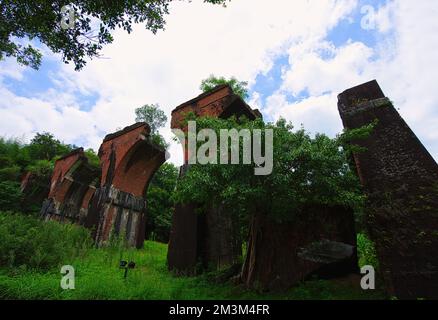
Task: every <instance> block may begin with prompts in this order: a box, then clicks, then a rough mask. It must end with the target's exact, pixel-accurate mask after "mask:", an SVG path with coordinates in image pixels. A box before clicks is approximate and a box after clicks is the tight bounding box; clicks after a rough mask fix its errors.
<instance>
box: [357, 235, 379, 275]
mask: <svg viewBox="0 0 438 320" xmlns="http://www.w3.org/2000/svg"><path fill="white" fill-rule="evenodd" d="M357 253H358V256H359V266H360V267H363V266H365V265H369V266H373V267H374V269H376V270H377V269H378V268H379V261H378V260H377V254H376V249H375V247H374V243H373V242H372V241H371V240H370V239H369V238H368V237H367V236H366V235H365V234H364V233H358V234H357Z"/></svg>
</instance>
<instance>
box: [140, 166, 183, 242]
mask: <svg viewBox="0 0 438 320" xmlns="http://www.w3.org/2000/svg"><path fill="white" fill-rule="evenodd" d="M177 178H178V169H177V168H176V167H175V166H174V165H173V164H172V163H165V164H163V165H162V166H161V167H160V169H158V171H157V172H156V173H155V175H154V177H153V179H152V181H151V183H150V186H149V188H148V191H147V196H146V198H147V199H148V220H147V225H146V232H147V233H148V238H152V239H153V240H156V241H160V242H166V243H167V242H168V241H169V235H170V228H171V225H172V214H173V193H174V190H175V185H176V180H177Z"/></svg>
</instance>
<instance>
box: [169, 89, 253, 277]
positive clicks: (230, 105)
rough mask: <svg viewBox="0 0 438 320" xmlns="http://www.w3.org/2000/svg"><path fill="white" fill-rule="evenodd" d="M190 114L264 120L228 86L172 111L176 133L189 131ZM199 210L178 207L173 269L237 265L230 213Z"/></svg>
mask: <svg viewBox="0 0 438 320" xmlns="http://www.w3.org/2000/svg"><path fill="white" fill-rule="evenodd" d="M189 112H193V113H194V114H195V115H196V116H199V117H205V116H209V117H217V118H229V117H231V116H233V115H235V116H236V117H240V116H243V115H245V116H246V117H247V118H248V119H251V120H254V119H256V118H257V117H261V114H260V112H259V111H258V110H253V109H251V107H249V106H248V105H247V104H246V103H245V102H244V101H243V100H242V99H241V98H240V97H239V96H238V95H236V94H235V93H234V92H233V90H232V89H231V87H230V86H228V85H221V86H217V87H216V88H214V89H213V90H211V91H209V92H206V93H203V94H201V95H199V96H198V97H196V98H194V99H192V100H189V101H187V102H185V103H183V104H181V105H180V106H178V107H176V108H175V109H174V110H173V111H172V119H171V127H172V129H182V130H183V131H186V129H187V128H185V127H184V119H185V116H186V115H187V114H188V113H189ZM186 149H187V148H186ZM184 157H185V158H184V160H185V164H184V165H183V166H182V167H181V168H180V177H181V176H183V175H184V174H185V173H186V172H187V170H189V169H190V168H189V165H188V154H187V152H186V154H185V155H184ZM199 206H200V204H193V203H192V204H177V205H176V207H175V211H174V215H173V218H172V228H171V233H170V240H169V249H168V255H167V261H168V267H169V269H170V270H173V271H175V272H177V273H184V274H194V273H196V267H197V265H199V263H200V264H201V265H202V266H203V267H204V268H213V269H220V268H223V267H226V266H230V265H233V264H235V263H237V262H238V261H239V258H240V256H241V254H242V249H241V243H240V241H239V240H238V239H237V230H236V227H235V224H234V223H233V219H232V217H231V216H229V215H228V214H227V212H226V210H223V208H220V207H214V206H213V204H207V208H208V209H207V210H206V211H207V212H204V213H203V214H198V212H197V208H198V207H199Z"/></svg>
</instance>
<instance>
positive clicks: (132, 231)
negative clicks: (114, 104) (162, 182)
mask: <svg viewBox="0 0 438 320" xmlns="http://www.w3.org/2000/svg"><path fill="white" fill-rule="evenodd" d="M149 136H150V128H149V126H148V125H147V124H145V123H136V124H134V125H132V126H129V127H126V128H124V129H123V130H121V131H119V132H116V133H114V134H109V135H107V136H106V137H105V139H104V140H103V143H102V145H101V147H100V149H99V157H100V160H101V167H102V177H101V181H100V188H99V189H98V190H97V191H96V193H95V196H94V199H93V203H92V205H91V206H92V211H93V217H95V218H97V217H98V218H99V221H95V223H97V225H98V228H97V230H96V234H95V239H96V242H97V243H98V244H103V243H106V242H107V241H108V240H109V239H110V236H111V233H113V234H114V235H122V236H124V237H125V238H126V240H127V241H128V243H129V244H130V245H131V246H136V247H142V246H143V242H144V239H145V226H146V208H147V201H146V199H145V196H146V191H147V187H148V185H149V182H150V181H151V179H152V177H153V175H154V173H155V172H156V171H157V170H158V168H159V167H160V166H161V165H162V164H163V163H164V162H165V161H166V157H165V151H164V150H162V149H161V148H160V147H158V146H156V145H155V144H154V143H152V142H151V141H150V139H149Z"/></svg>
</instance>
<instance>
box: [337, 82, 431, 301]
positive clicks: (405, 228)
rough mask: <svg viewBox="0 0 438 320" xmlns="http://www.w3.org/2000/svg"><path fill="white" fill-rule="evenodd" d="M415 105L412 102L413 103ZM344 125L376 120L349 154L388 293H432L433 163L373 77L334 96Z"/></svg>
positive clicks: (409, 295) (416, 295)
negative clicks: (359, 149)
mask: <svg viewBox="0 0 438 320" xmlns="http://www.w3.org/2000/svg"><path fill="white" fill-rule="evenodd" d="M413 107H415V106H413ZM338 108H339V112H340V115H341V118H342V121H343V124H344V127H345V128H348V129H354V128H359V127H362V126H364V125H367V124H369V123H371V122H373V121H375V120H376V119H377V120H378V123H377V126H376V127H375V129H374V131H373V132H372V134H371V136H370V137H369V138H367V139H365V140H361V141H355V142H353V143H355V144H358V145H360V146H362V147H364V148H366V151H364V152H362V153H356V154H354V155H353V157H354V163H355V165H356V169H357V173H358V175H359V177H360V179H361V182H362V184H363V186H364V188H365V191H366V193H367V195H368V206H367V215H366V218H367V221H366V223H367V226H368V230H369V233H370V236H371V237H372V240H374V242H375V244H376V249H377V253H378V258H379V262H380V269H381V273H382V276H383V277H384V280H385V284H386V287H387V289H388V291H389V293H390V294H391V295H394V296H397V297H399V298H420V297H423V298H437V297H438V254H437V252H438V166H437V164H436V162H435V160H434V159H433V158H432V156H431V155H430V154H429V153H428V151H427V150H426V149H425V147H424V146H423V145H422V143H421V142H420V141H419V139H418V138H417V137H416V135H415V134H414V133H413V132H412V130H411V129H410V128H409V126H408V125H407V124H406V122H405V121H404V120H403V118H402V117H401V116H400V115H399V113H398V112H397V111H396V110H395V108H394V106H393V105H392V103H391V101H390V100H389V99H388V98H386V97H385V95H384V94H383V92H382V90H381V89H380V87H379V85H378V83H377V82H376V81H371V82H368V83H365V84H362V85H360V86H357V87H354V88H351V89H348V90H346V91H345V92H343V93H341V94H340V95H339V97H338ZM431 129H432V128H431Z"/></svg>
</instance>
